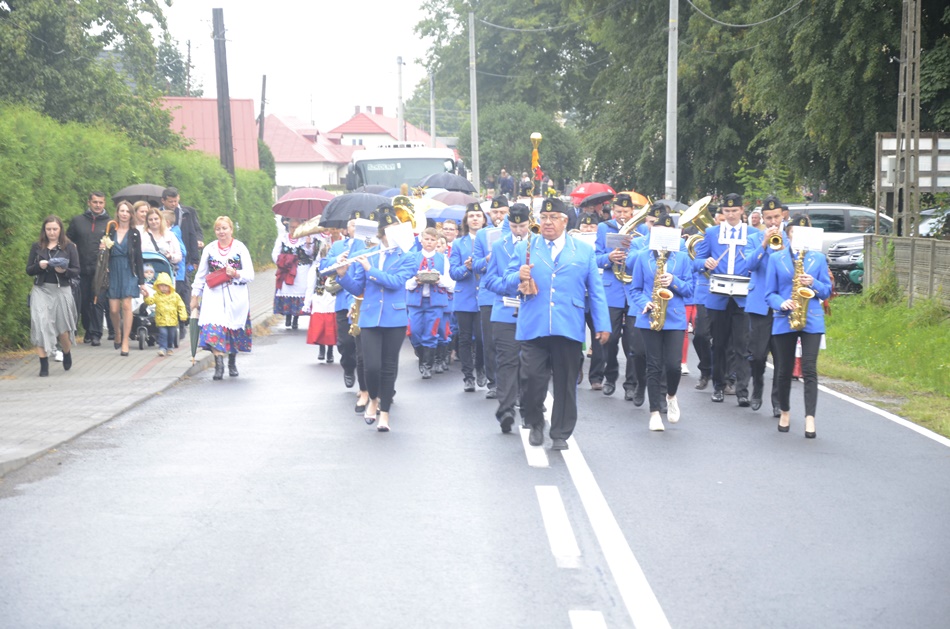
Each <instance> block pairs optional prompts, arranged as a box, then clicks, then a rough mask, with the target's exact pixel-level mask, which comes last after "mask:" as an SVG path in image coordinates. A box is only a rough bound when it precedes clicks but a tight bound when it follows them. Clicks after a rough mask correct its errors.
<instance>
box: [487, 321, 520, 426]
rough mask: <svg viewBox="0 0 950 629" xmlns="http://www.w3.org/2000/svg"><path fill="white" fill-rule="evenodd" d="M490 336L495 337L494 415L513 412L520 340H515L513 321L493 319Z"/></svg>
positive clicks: (518, 376) (516, 396) (498, 416)
mask: <svg viewBox="0 0 950 629" xmlns="http://www.w3.org/2000/svg"><path fill="white" fill-rule="evenodd" d="M491 326H492V336H493V337H494V339H495V375H496V377H497V378H498V379H497V380H496V381H495V382H496V385H497V386H496V388H497V390H498V410H496V411H495V417H496V418H498V419H499V420H500V419H501V418H502V416H503V415H506V414H511V415H514V413H515V400H517V399H518V390H519V388H520V381H521V369H520V367H521V341H517V340H515V328H516V325H515V324H514V323H502V322H500V321H493V322H492V324H491Z"/></svg>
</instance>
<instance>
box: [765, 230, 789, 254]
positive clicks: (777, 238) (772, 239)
mask: <svg viewBox="0 0 950 629" xmlns="http://www.w3.org/2000/svg"><path fill="white" fill-rule="evenodd" d="M769 248H771V249H772V250H773V251H781V250H782V249H784V248H785V244H784V243H783V242H782V234H778V233H776V234H772V235H771V236H769Z"/></svg>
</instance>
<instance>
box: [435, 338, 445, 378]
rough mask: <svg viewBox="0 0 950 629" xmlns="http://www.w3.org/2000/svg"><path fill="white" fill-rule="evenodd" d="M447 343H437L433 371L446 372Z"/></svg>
mask: <svg viewBox="0 0 950 629" xmlns="http://www.w3.org/2000/svg"><path fill="white" fill-rule="evenodd" d="M444 360H445V345H437V346H436V348H435V362H434V363H433V365H432V372H433V373H445V363H444V362H443V361H444Z"/></svg>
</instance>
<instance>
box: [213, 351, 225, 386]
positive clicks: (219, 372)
mask: <svg viewBox="0 0 950 629" xmlns="http://www.w3.org/2000/svg"><path fill="white" fill-rule="evenodd" d="M223 377H224V356H215V357H214V377H213V378H212V379H213V380H220V379H221V378H223Z"/></svg>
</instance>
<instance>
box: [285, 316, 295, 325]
mask: <svg viewBox="0 0 950 629" xmlns="http://www.w3.org/2000/svg"><path fill="white" fill-rule="evenodd" d="M293 322H294V318H293V317H292V316H291V315H287V318H286V319H284V327H285V328H289V327H290V326H291V325H292V324H293Z"/></svg>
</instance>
